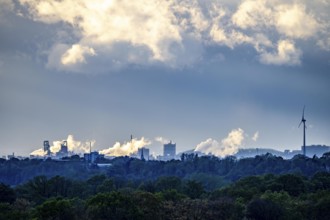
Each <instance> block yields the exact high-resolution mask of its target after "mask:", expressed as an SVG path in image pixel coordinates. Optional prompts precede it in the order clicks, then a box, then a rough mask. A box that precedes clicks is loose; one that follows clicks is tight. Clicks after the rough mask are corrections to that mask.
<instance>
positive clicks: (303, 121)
mask: <svg viewBox="0 0 330 220" xmlns="http://www.w3.org/2000/svg"><path fill="white" fill-rule="evenodd" d="M305 123H306V119H305V106H304V108H303V114H302V118H301V121H300V124H299V126H298V128H299V127H300V125H301V124H303V125H304V127H303V131H304V133H303V146H302V147H301V151H302V153H303V155H304V156H306V124H305Z"/></svg>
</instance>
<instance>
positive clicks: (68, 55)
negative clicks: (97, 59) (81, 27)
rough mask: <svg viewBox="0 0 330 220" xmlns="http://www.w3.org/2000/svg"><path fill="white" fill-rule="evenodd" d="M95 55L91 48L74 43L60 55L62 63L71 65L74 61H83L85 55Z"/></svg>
mask: <svg viewBox="0 0 330 220" xmlns="http://www.w3.org/2000/svg"><path fill="white" fill-rule="evenodd" d="M86 55H90V56H95V55H96V53H95V51H94V49H93V48H90V47H86V46H81V45H79V44H74V45H72V47H71V48H70V49H69V50H67V51H66V52H65V53H64V54H63V55H62V57H61V62H62V64H63V65H72V64H76V63H85V62H86V61H85V56H86Z"/></svg>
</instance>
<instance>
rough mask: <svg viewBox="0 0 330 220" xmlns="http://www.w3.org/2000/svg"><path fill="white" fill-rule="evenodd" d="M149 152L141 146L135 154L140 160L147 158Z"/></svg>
mask: <svg viewBox="0 0 330 220" xmlns="http://www.w3.org/2000/svg"><path fill="white" fill-rule="evenodd" d="M149 152H150V151H149V148H145V147H142V148H139V149H138V152H137V156H138V158H140V159H141V160H143V159H144V160H149Z"/></svg>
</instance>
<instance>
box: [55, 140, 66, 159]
mask: <svg viewBox="0 0 330 220" xmlns="http://www.w3.org/2000/svg"><path fill="white" fill-rule="evenodd" d="M68 154H69V151H68V142H67V141H63V142H62V144H61V149H60V151H58V152H56V157H59V158H62V157H67V156H68Z"/></svg>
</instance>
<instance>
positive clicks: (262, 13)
mask: <svg viewBox="0 0 330 220" xmlns="http://www.w3.org/2000/svg"><path fill="white" fill-rule="evenodd" d="M329 11H330V1H328V0H314V1H307V0H272V1H267V0H241V1H236V0H223V1H220V0H219V1H216V0H167V1H156V0H138V1H131V0H94V1H89V0H58V1H52V0H0V156H1V155H8V154H12V153H13V152H15V155H24V156H27V155H29V154H30V153H31V152H32V151H34V150H38V149H40V148H41V147H42V144H43V141H44V140H49V141H50V142H51V143H54V148H55V145H57V144H58V143H59V142H58V141H62V140H70V141H72V143H79V144H74V146H79V149H80V150H81V151H83V150H84V149H86V146H85V144H84V143H89V141H92V142H93V149H95V150H99V151H101V152H117V151H116V149H119V150H123V149H126V148H125V146H126V147H127V145H128V144H129V141H130V135H133V137H134V141H135V142H136V143H137V145H134V147H133V148H131V150H133V151H135V150H136V148H137V147H140V146H143V145H145V146H147V147H149V148H150V149H151V152H152V153H153V154H155V155H158V154H162V144H163V143H166V142H168V141H170V140H172V141H173V142H174V143H176V144H177V151H178V152H181V151H186V150H191V149H199V150H202V151H204V152H211V153H212V152H213V153H214V154H216V155H220V156H221V155H224V154H225V155H228V154H231V153H233V152H234V151H235V150H237V149H238V148H249V147H253V148H255V147H259V148H260V147H265V148H274V149H277V150H284V149H291V150H294V149H300V147H301V145H302V132H303V131H302V127H300V128H298V125H299V123H300V121H301V117H302V110H303V107H304V106H306V107H305V118H306V120H307V122H306V126H307V131H306V132H307V138H306V142H307V145H312V144H324V145H328V146H329V145H330V135H329V134H330V117H329V114H330V92H329V85H330V71H329V69H330V14H329ZM73 140H74V141H73ZM135 142H134V143H135ZM70 143H71V142H70ZM87 149H88V148H87ZM233 149H234V151H233Z"/></svg>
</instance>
